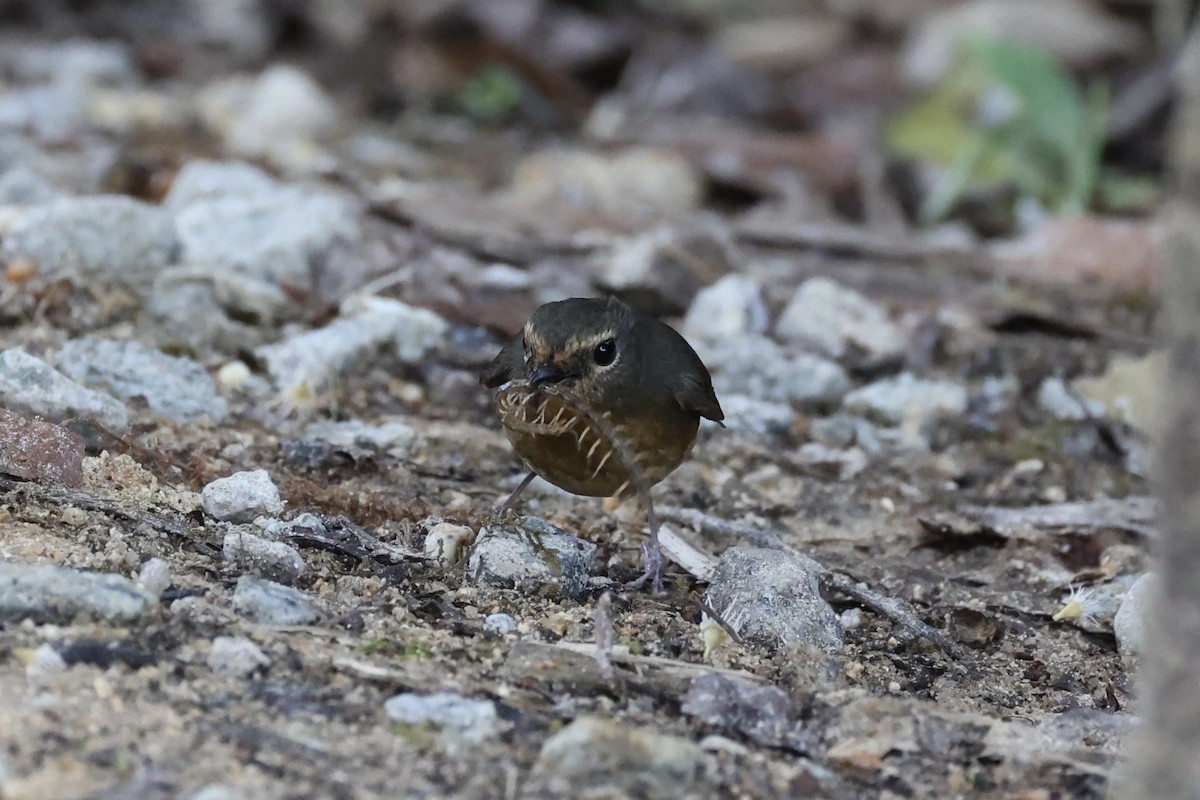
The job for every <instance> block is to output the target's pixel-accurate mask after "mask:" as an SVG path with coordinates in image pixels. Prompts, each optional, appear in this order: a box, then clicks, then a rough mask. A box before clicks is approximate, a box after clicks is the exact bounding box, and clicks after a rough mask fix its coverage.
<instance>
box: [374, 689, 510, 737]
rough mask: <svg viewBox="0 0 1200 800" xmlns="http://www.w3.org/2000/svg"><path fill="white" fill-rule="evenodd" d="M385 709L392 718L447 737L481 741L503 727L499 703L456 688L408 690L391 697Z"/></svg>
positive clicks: (385, 703)
mask: <svg viewBox="0 0 1200 800" xmlns="http://www.w3.org/2000/svg"><path fill="white" fill-rule="evenodd" d="M383 709H384V711H385V712H386V713H387V715H388V719H390V720H391V721H392V722H398V723H400V724H402V725H423V726H429V727H432V728H435V729H436V730H438V731H439V732H440V733H441V735H442V737H443V739H446V740H454V739H457V740H460V741H464V742H468V743H470V744H479V743H480V742H484V741H487V740H488V739H491V738H493V737H494V736H497V735H498V734H499V733H500V732H501V730H502V729H503V725H502V723H501V720H500V718H499V717H498V716H497V715H496V704H495V703H493V702H492V701H491V700H473V699H471V698H469V697H463V696H462V695H460V694H455V693H454V692H435V693H433V694H417V693H415V692H406V693H405V694H398V695H395V696H394V697H389V698H388V699H387V700H386V701H385V702H384V704H383Z"/></svg>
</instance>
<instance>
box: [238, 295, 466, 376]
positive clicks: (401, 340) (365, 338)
mask: <svg viewBox="0 0 1200 800" xmlns="http://www.w3.org/2000/svg"><path fill="white" fill-rule="evenodd" d="M447 327H448V325H447V323H446V321H445V320H444V319H442V318H441V317H440V316H438V315H437V314H435V313H433V312H432V311H428V310H426V309H423V308H416V307H414V306H410V305H407V304H406V303H401V302H400V301H398V300H389V299H386V298H380V297H371V298H366V299H364V300H363V301H362V302H361V303H359V304H358V305H356V306H355V307H353V308H351V309H347V310H346V313H345V315H344V316H342V317H340V318H338V319H336V320H334V321H333V322H331V323H329V324H328V325H326V326H325V327H323V328H320V329H318V330H315V331H309V332H306V333H302V334H299V335H298V336H294V337H292V338H290V339H287V340H285V341H283V342H279V343H278V344H273V345H268V346H266V347H260V348H259V349H258V350H257V351H255V352H256V354H257V355H258V356H259V357H260V358H261V359H263V361H264V362H265V363H266V366H267V371H268V372H269V373H270V375H271V377H272V378H273V379H274V380H275V383H276V385H277V386H279V387H280V389H281V390H282V391H283V393H284V394H285V395H288V396H306V395H310V394H311V393H313V392H320V391H323V390H325V389H326V388H327V387H328V386H329V384H330V382H331V381H333V380H334V379H335V378H337V377H338V376H340V375H341V374H343V373H345V372H347V371H350V370H351V369H353V368H354V367H356V366H357V365H358V364H360V363H362V362H364V361H366V360H369V359H371V358H373V357H375V356H377V355H378V354H379V353H380V351H381V350H386V349H390V350H391V351H392V354H393V355H394V356H395V357H396V358H397V359H399V360H400V361H401V362H403V363H414V362H416V361H418V360H420V359H421V358H422V357H423V356H424V355H425V354H426V353H427V352H428V351H429V350H431V349H432V348H433V347H434V346H435V345H436V344H437V342H438V340H439V339H440V338H441V336H442V334H443V333H445V331H446V328H447Z"/></svg>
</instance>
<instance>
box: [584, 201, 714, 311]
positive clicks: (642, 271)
mask: <svg viewBox="0 0 1200 800" xmlns="http://www.w3.org/2000/svg"><path fill="white" fill-rule="evenodd" d="M732 248H733V245H732V242H731V240H730V238H729V236H728V235H727V234H726V232H725V229H724V227H723V224H722V223H717V224H714V225H711V226H708V225H705V226H698V225H694V224H693V225H687V226H683V227H664V228H660V229H658V230H652V231H649V232H647V233H641V234H637V235H635V236H632V237H630V238H628V239H626V240H624V241H621V242H619V243H617V244H616V245H615V246H614V247H613V248H612V250H611V252H608V253H605V254H604V255H603V256H602V258H603V261H602V263H601V265H600V269H599V274H598V276H597V284H598V285H599V286H600V287H601V288H603V289H604V290H606V291H609V292H612V293H614V294H616V295H618V296H620V297H622V298H624V299H625V300H627V301H628V302H629V303H630V304H632V305H633V306H635V307H636V308H638V309H639V310H641V311H644V312H646V313H648V314H656V315H662V314H681V313H683V312H684V311H686V310H687V308H688V307H689V306H690V305H691V304H692V301H693V300H694V299H695V297H696V293H697V292H699V291H700V289H701V288H703V287H704V286H705V285H706V284H708V283H709V282H710V281H712V280H713V279H714V278H716V277H717V276H720V275H723V274H725V273H727V272H729V271H730V269H732V263H733V261H734V256H733V252H732Z"/></svg>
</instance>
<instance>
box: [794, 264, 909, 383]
mask: <svg viewBox="0 0 1200 800" xmlns="http://www.w3.org/2000/svg"><path fill="white" fill-rule="evenodd" d="M775 331H776V333H778V334H779V337H780V338H782V339H785V340H787V341H790V342H798V343H800V344H803V345H805V346H806V347H810V348H812V349H813V350H815V351H816V352H818V353H820V354H822V355H825V356H828V357H829V358H835V359H838V360H843V359H845V360H849V361H852V362H860V363H864V364H881V363H884V362H888V361H892V360H897V359H899V358H900V357H901V356H903V354H904V346H905V342H904V337H903V336H902V335H901V333H900V331H899V330H898V329H897V328H896V326H895V325H893V324H892V322H891V320H890V319H888V315H887V313H886V312H885V311H884V310H883V309H882V308H880V307H879V306H878V305H876V304H875V303H873V302H871V301H870V300H868V299H867V298H865V297H863V296H862V295H861V294H859V293H858V292H856V291H854V290H853V289H848V288H846V287H845V286H842V285H841V284H839V283H836V282H834V281H831V280H829V279H828V278H810V279H808V280H807V281H805V282H804V283H802V284H801V285H800V288H799V289H797V290H796V293H795V294H794V295H792V299H791V300H790V301H788V304H787V306H786V307H785V308H784V309H783V313H782V315H780V317H779V322H778V323H776V326H775Z"/></svg>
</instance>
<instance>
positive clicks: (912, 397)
mask: <svg viewBox="0 0 1200 800" xmlns="http://www.w3.org/2000/svg"><path fill="white" fill-rule="evenodd" d="M842 404H843V406H844V407H845V408H846V410H847V411H851V412H854V413H858V414H863V415H865V416H868V417H873V418H876V419H878V420H880V421H881V422H885V423H887V424H889V425H900V424H905V423H916V424H917V426H919V427H924V426H926V425H929V424H932V423H936V422H939V421H942V420H945V419H949V418H953V417H961V416H962V415H963V414H965V413H966V411H967V390H966V388H965V387H963V386H962V385H960V384H957V383H952V382H950V381H937V380H923V379H920V378H917V377H915V376H914V375H913V374H912V373H909V372H905V373H903V374H902V375H897V376H896V377H893V378H885V379H883V380H880V381H876V382H875V383H871V384H868V385H866V386H863V387H862V388H860V389H855V390H854V391H853V392H850V393H849V394H848V395H846V397H845V398H844V400H843V401H842Z"/></svg>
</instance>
